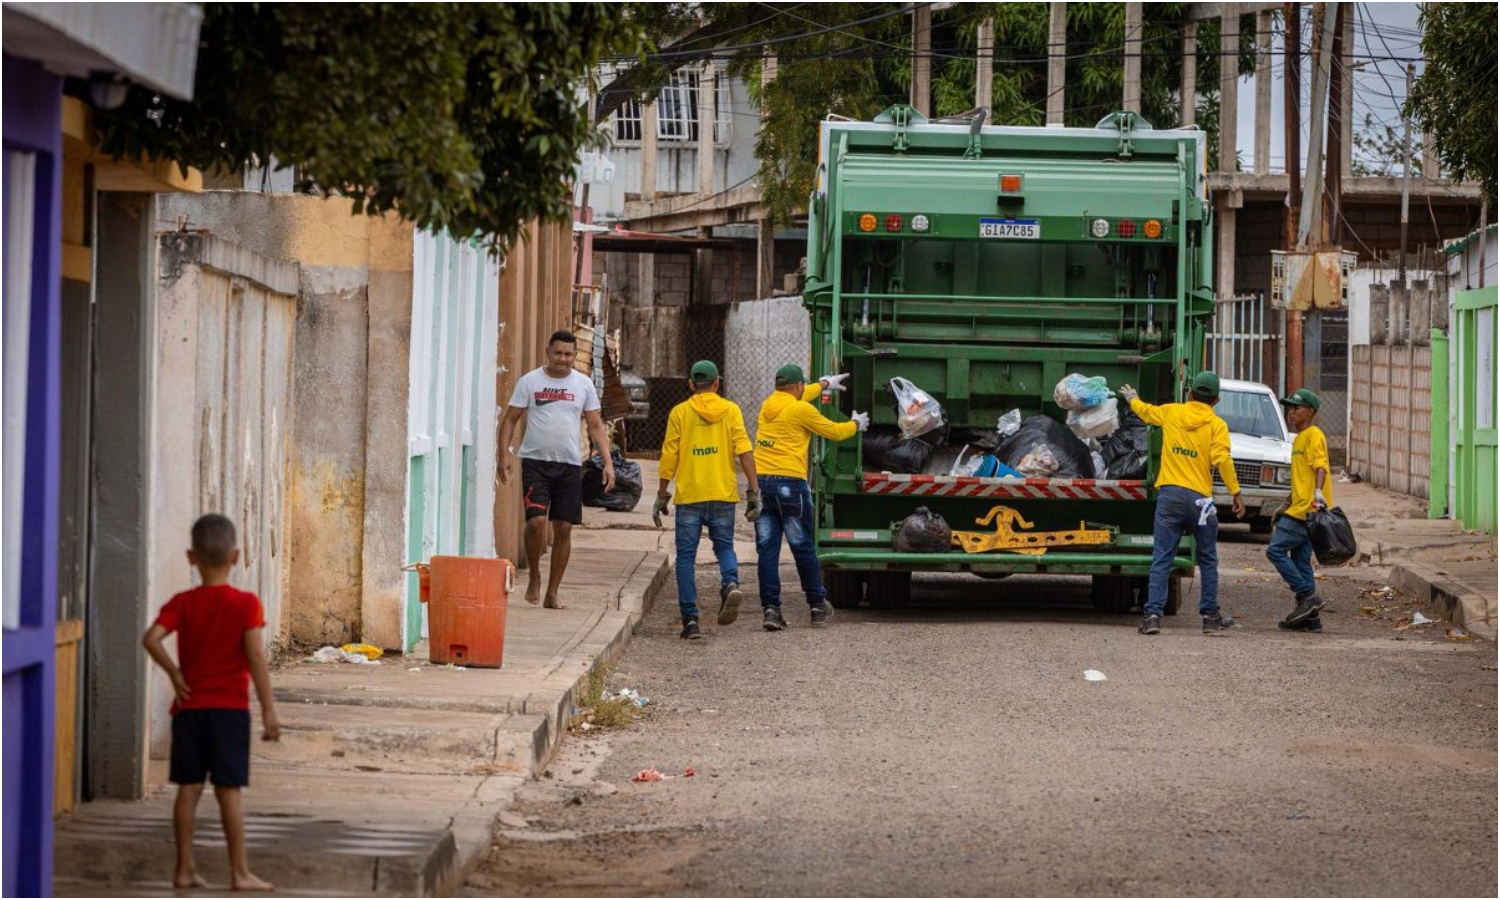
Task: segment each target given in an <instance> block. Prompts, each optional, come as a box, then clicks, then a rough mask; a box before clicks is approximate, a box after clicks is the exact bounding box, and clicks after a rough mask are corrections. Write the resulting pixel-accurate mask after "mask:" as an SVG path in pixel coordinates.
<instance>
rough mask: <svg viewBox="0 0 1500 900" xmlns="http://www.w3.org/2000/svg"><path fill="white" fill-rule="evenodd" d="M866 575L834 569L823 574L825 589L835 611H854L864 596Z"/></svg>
mask: <svg viewBox="0 0 1500 900" xmlns="http://www.w3.org/2000/svg"><path fill="white" fill-rule="evenodd" d="M864 584H865V580H864V573H863V572H850V571H846V570H843V569H833V570H830V571H826V572H824V573H823V587H824V588H826V589H827V591H828V602H829V603H832V604H833V607H834V609H854V608H855V607H856V606H859V601H860V598H861V596H862V595H863V594H864Z"/></svg>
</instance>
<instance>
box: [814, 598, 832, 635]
mask: <svg viewBox="0 0 1500 900" xmlns="http://www.w3.org/2000/svg"><path fill="white" fill-rule="evenodd" d="M831 615H833V606H832V605H831V604H829V602H828V601H827V600H824V601H823V602H822V603H819V604H817V605H816V606H814V607H813V608H812V623H811V624H812V627H814V628H822V627H823V626H824V625H827V624H828V617H829V616H831Z"/></svg>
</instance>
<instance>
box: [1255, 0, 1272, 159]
mask: <svg viewBox="0 0 1500 900" xmlns="http://www.w3.org/2000/svg"><path fill="white" fill-rule="evenodd" d="M1270 172H1271V12H1270V10H1261V11H1260V12H1258V13H1256V14H1255V174H1257V175H1267V174H1270Z"/></svg>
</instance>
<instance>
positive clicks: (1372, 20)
mask: <svg viewBox="0 0 1500 900" xmlns="http://www.w3.org/2000/svg"><path fill="white" fill-rule="evenodd" d="M1331 6H1332V4H1330V7H1331ZM1345 6H1346V7H1347V8H1348V9H1347V13H1346V14H1349V13H1352V14H1353V15H1354V65H1355V74H1354V83H1355V92H1354V127H1355V129H1356V130H1360V129H1362V128H1363V125H1364V122H1365V117H1366V116H1367V115H1368V116H1369V117H1370V120H1371V123H1372V125H1373V126H1374V127H1375V128H1377V129H1380V126H1382V125H1389V126H1390V127H1391V128H1393V129H1395V131H1396V134H1397V135H1398V136H1400V134H1401V132H1402V127H1403V123H1402V119H1401V103H1402V101H1403V100H1404V99H1405V97H1406V60H1407V59H1408V58H1410V59H1413V60H1415V62H1416V73H1417V74H1418V75H1420V74H1421V73H1422V62H1421V59H1420V57H1421V55H1422V48H1421V46H1420V34H1419V32H1418V31H1417V13H1418V11H1419V10H1418V4H1416V3H1380V2H1358V3H1348V4H1345ZM1311 18H1312V16H1311V5H1310V4H1307V5H1305V6H1304V12H1303V15H1302V32H1303V40H1302V48H1303V54H1304V58H1303V82H1302V90H1303V101H1302V120H1303V123H1304V124H1303V140H1302V153H1303V160H1302V163H1303V165H1304V166H1306V164H1307V159H1306V154H1307V128H1306V122H1307V120H1308V117H1309V115H1310V112H1311V105H1310V104H1309V103H1308V100H1307V97H1308V90H1309V89H1310V88H1311V68H1310V66H1309V64H1308V61H1307V59H1306V52H1307V48H1308V47H1309V46H1310V44H1311V34H1312V24H1311V21H1310V20H1311ZM1276 27H1277V28H1278V29H1279V28H1280V26H1279V25H1278V26H1276ZM1272 50H1273V60H1272V88H1271V152H1270V159H1271V171H1272V172H1284V171H1286V142H1285V140H1284V138H1283V136H1282V135H1283V127H1282V123H1283V122H1284V120H1285V115H1284V113H1283V112H1282V109H1283V103H1282V100H1283V90H1284V88H1283V86H1282V66H1283V63H1284V61H1285V57H1283V56H1282V40H1281V35H1280V34H1277V35H1275V36H1274V37H1273V39H1272ZM1390 57H1397V59H1394V60H1393V59H1391V58H1390ZM1239 94H1240V97H1239V104H1240V105H1239V120H1238V121H1239V134H1238V141H1237V145H1238V147H1239V150H1240V159H1241V161H1242V163H1243V165H1244V167H1245V168H1246V169H1247V170H1248V169H1251V168H1253V166H1254V162H1255V80H1254V79H1253V78H1250V77H1245V78H1242V79H1241V80H1240V91H1239ZM1381 130H1382V131H1383V129H1381ZM1420 141H1421V135H1420V132H1418V131H1416V130H1413V132H1412V143H1413V146H1418V145H1420ZM1398 171H1399V170H1398Z"/></svg>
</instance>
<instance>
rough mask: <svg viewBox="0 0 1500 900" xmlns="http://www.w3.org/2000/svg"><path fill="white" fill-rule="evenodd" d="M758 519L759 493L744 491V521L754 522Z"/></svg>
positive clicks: (747, 489)
mask: <svg viewBox="0 0 1500 900" xmlns="http://www.w3.org/2000/svg"><path fill="white" fill-rule="evenodd" d="M759 518H760V491H757V490H752V489H749V488H746V489H745V521H747V522H754V521H755V520H756V519H759Z"/></svg>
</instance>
